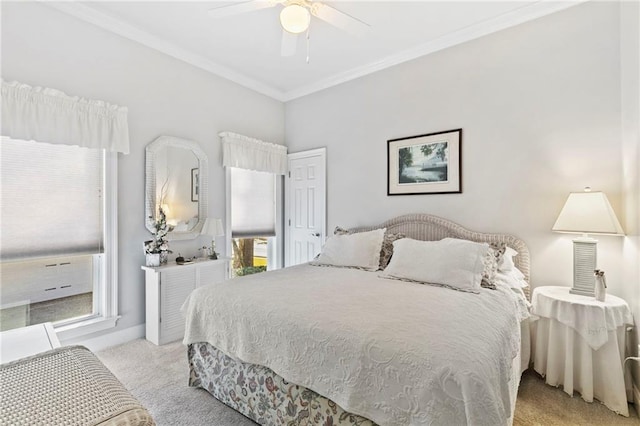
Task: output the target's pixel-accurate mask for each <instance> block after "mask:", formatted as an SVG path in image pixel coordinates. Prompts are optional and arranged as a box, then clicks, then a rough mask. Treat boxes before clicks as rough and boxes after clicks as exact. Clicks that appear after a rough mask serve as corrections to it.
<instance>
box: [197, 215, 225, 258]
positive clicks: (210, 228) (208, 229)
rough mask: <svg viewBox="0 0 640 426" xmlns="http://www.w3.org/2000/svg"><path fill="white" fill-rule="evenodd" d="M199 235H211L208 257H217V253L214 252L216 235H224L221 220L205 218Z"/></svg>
mask: <svg viewBox="0 0 640 426" xmlns="http://www.w3.org/2000/svg"><path fill="white" fill-rule="evenodd" d="M200 235H208V236H210V237H211V253H210V254H209V258H210V259H217V258H218V254H217V253H216V237H221V236H223V235H224V227H223V226H222V220H221V219H213V218H207V219H205V221H204V225H203V226H202V231H201V232H200Z"/></svg>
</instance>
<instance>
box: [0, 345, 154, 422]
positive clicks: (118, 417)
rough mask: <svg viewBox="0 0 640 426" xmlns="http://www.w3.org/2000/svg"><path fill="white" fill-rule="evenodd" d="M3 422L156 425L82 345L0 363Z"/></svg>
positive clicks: (1, 415)
mask: <svg viewBox="0 0 640 426" xmlns="http://www.w3.org/2000/svg"><path fill="white" fill-rule="evenodd" d="M0 424H3V425H25V426H26V425H29V426H33V425H47V426H54V425H60V426H70V425H83V426H85V425H86V426H89V425H105V426H106V425H108V426H134V425H136V426H148V425H149V426H150V425H155V422H154V421H153V419H152V418H151V415H150V414H149V412H148V411H147V410H146V409H145V408H144V407H143V406H142V405H141V404H140V403H139V402H138V401H137V400H136V399H135V398H134V397H133V396H132V395H131V394H130V393H129V392H128V391H127V390H126V389H125V387H124V386H123V385H122V384H121V383H120V382H119V381H118V379H116V378H115V376H114V375H113V374H112V373H111V372H110V371H109V370H108V369H107V367H105V366H104V364H102V362H101V361H100V360H99V359H98V358H97V357H96V356H95V355H94V354H93V353H92V352H91V351H89V350H88V349H87V348H85V347H83V346H66V347H61V348H57V349H53V350H50V351H47V352H43V353H40V354H38V355H34V356H31V357H28V358H22V359H19V360H16V361H13V362H9V363H7V364H3V365H0Z"/></svg>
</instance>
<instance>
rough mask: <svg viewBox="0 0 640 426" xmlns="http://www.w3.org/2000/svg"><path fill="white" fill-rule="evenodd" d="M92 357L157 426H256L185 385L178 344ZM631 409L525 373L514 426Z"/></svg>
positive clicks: (131, 345) (141, 344)
mask: <svg viewBox="0 0 640 426" xmlns="http://www.w3.org/2000/svg"><path fill="white" fill-rule="evenodd" d="M96 355H97V356H98V357H99V358H100V359H101V360H102V362H104V364H105V365H106V366H107V367H108V368H109V369H110V370H111V371H112V372H113V374H114V375H115V376H116V377H117V378H118V379H119V380H120V381H121V382H122V383H123V384H124V386H125V387H126V388H127V389H129V391H131V393H132V394H133V395H134V396H135V397H136V398H138V400H139V401H140V402H141V403H142V405H144V406H146V407H147V409H148V410H149V412H150V413H151V415H152V416H153V418H154V419H155V420H156V422H157V424H158V425H159V426H168V425H183V426H196V425H198V426H199V425H211V426H254V425H255V423H254V422H253V421H251V420H249V419H248V418H246V417H244V416H243V415H242V414H240V413H238V412H236V411H235V410H233V409H231V408H229V407H227V406H226V405H224V404H223V403H221V402H219V401H218V400H217V399H215V398H214V397H212V396H211V395H209V393H208V392H206V391H204V390H202V389H195V388H190V387H189V386H188V385H187V383H188V378H189V367H188V366H187V351H186V347H185V346H183V345H182V343H180V342H175V343H171V344H168V345H164V346H156V345H154V344H153V343H150V342H148V341H147V340H144V339H138V340H134V341H132V342H128V343H125V344H124V345H120V346H115V347H112V348H109V349H105V350H103V351H100V352H97V353H96ZM629 407H630V408H629V410H630V412H631V416H630V417H629V418H626V417H622V416H619V415H617V414H615V413H614V412H612V411H610V410H609V409H608V408H607V407H605V406H604V405H602V404H600V403H598V402H595V403H587V402H585V401H583V400H582V399H581V398H580V397H579V396H574V397H573V398H572V397H570V396H569V395H567V394H566V393H564V392H563V391H562V390H561V389H558V388H554V387H551V386H548V385H546V384H545V383H544V381H543V380H542V378H540V376H538V375H537V374H536V373H533V372H529V371H527V372H526V373H525V374H524V376H523V378H522V382H521V385H520V391H519V392H518V401H517V403H516V413H515V420H514V425H516V426H543V425H544V426H547V425H576V426H577V425H580V426H588V425H607V426H608V425H611V426H626V425H634V426H638V425H640V419H638V415H637V414H636V411H635V410H634V409H633V406H632V405H630V406H629Z"/></svg>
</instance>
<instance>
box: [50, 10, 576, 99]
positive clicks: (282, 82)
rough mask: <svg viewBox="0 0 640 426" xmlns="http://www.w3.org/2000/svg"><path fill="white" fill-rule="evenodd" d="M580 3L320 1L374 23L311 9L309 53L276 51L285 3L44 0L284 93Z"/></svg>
mask: <svg viewBox="0 0 640 426" xmlns="http://www.w3.org/2000/svg"><path fill="white" fill-rule="evenodd" d="M579 2H580V0H578V1H563V2H555V1H493V2H487V1H466V2H460V1H407V2H405V1H384V2H383V1H349V2H347V1H330V0H329V1H326V2H325V3H327V4H329V5H331V6H333V7H335V8H337V9H339V10H340V11H342V12H345V13H348V14H349V15H352V16H354V17H356V18H358V19H360V20H362V21H364V22H366V23H367V24H369V25H370V26H371V28H370V31H369V32H368V34H367V35H366V36H365V37H363V38H358V37H355V36H353V35H351V34H349V33H346V32H344V31H342V30H340V29H337V28H335V27H333V26H331V25H329V24H327V23H326V22H324V21H321V20H319V19H318V18H315V17H313V18H312V21H311V26H310V40H309V55H310V62H309V63H307V62H306V55H307V51H306V50H307V49H306V40H305V37H304V36H299V37H298V45H297V52H296V54H295V55H294V56H291V57H282V56H280V40H281V34H282V30H281V27H280V24H279V20H278V14H279V12H280V9H281V6H280V5H277V6H275V7H273V8H269V9H263V10H258V11H254V12H249V13H245V14H241V15H236V16H231V17H226V18H220V19H215V18H212V17H210V16H209V15H208V13H207V11H208V10H209V9H212V8H216V7H220V6H225V5H227V4H229V3H231V2H228V1H225V2H221V1H195V2H183V1H171V2H168V1H141V2H132V1H91V2H55V3H45V4H48V5H50V6H52V7H55V8H56V9H59V10H61V11H63V12H66V13H69V14H71V15H73V16H76V17H78V18H81V19H83V20H85V21H87V22H90V23H92V24H95V25H98V26H100V27H102V28H105V29H108V30H110V31H113V32H115V33H117V34H119V35H122V36H124V37H127V38H129V39H132V40H134V41H137V42H140V43H142V44H145V45H147V46H149V47H152V48H154V49H157V50H160V51H162V52H164V53H167V54H169V55H171V56H174V57H176V58H178V59H181V60H184V61H185V62H188V63H190V64H192V65H195V66H197V67H200V68H202V69H205V70H207V71H210V72H212V73H214V74H217V75H220V76H222V77H225V78H228V79H230V80H232V81H235V82H237V83H239V84H242V85H244V86H246V87H249V88H251V89H253V90H256V91H258V92H260V93H263V94H265V95H268V96H271V97H273V98H275V99H278V100H281V101H288V100H291V99H295V98H297V97H300V96H304V95H306V94H309V93H313V92H315V91H318V90H322V89H325V88H327V87H331V86H333V85H335V84H339V83H342V82H345V81H348V80H351V79H353V78H357V77H360V76H363V75H366V74H369V73H371V72H375V71H378V70H380V69H384V68H387V67H389V66H392V65H396V64H398V63H401V62H404V61H407V60H411V59H414V58H417V57H419V56H423V55H426V54H429V53H432V52H434V51H437V50H440V49H443V48H446V47H449V46H453V45H455V44H459V43H462V42H465V41H468V40H471V39H474V38H477V37H480V36H482V35H485V34H488V33H491V32H495V31H499V30H501V29H504V28H507V27H510V26H513V25H517V24H520V23H522V22H526V21H528V20H531V19H535V18H538V17H540V16H544V15H547V14H549V13H553V12H556V11H558V10H562V9H565V8H567V7H569V6H572V5H575V4H577V3H579Z"/></svg>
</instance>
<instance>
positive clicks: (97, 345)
mask: <svg viewBox="0 0 640 426" xmlns="http://www.w3.org/2000/svg"><path fill="white" fill-rule="evenodd" d="M144 336H145V325H144V324H140V325H135V326H133V327H129V328H125V329H123V330H118V331H113V332H111V333H106V334H102V335H100V336H98V337H93V338H82V337H80V338H76V339H69V340H61V341H60V343H62V344H63V345H82V346H86V347H87V348H89V349H90V350H91V351H93V352H96V351H101V350H103V349H107V348H110V347H111V346H116V345H121V344H123V343H127V342H130V341H132V340H135V339H140V338H141V337H144Z"/></svg>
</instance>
